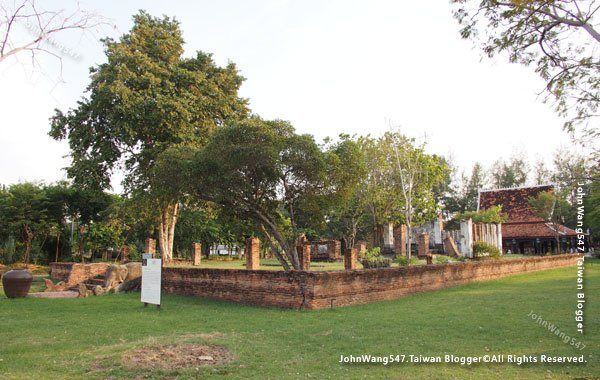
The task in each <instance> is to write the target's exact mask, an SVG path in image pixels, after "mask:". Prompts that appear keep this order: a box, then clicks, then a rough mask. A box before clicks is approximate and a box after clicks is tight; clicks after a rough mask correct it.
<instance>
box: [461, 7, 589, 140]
mask: <svg viewBox="0 0 600 380" xmlns="http://www.w3.org/2000/svg"><path fill="white" fill-rule="evenodd" d="M453 2H454V3H455V4H457V9H456V11H455V13H454V15H455V17H456V18H457V19H458V21H459V22H460V24H461V25H462V26H463V27H462V29H461V35H462V37H463V38H470V39H479V38H480V37H481V38H482V46H481V48H482V50H483V52H484V53H485V54H487V55H488V56H489V57H492V56H494V55H496V54H499V53H503V52H506V53H507V54H508V58H509V60H510V62H517V63H520V64H523V65H535V71H536V72H537V73H538V75H540V77H542V78H543V79H544V80H545V81H546V86H545V92H546V97H545V101H547V100H553V101H554V103H555V105H556V110H557V112H558V113H559V114H560V115H561V116H565V117H567V118H568V120H567V121H566V123H565V125H564V127H565V129H567V130H569V131H574V130H575V128H576V127H577V126H578V125H582V126H583V135H584V138H585V139H586V140H587V141H588V142H591V143H594V142H595V141H594V139H595V138H597V137H598V136H599V135H600V130H599V129H598V127H597V123H596V122H595V119H596V118H597V117H598V116H600V114H598V104H599V102H600V76H599V73H600V59H599V56H598V48H600V29H598V14H597V12H598V10H599V9H600V4H598V3H597V2H596V1H593V0H592V1H585V0H505V1H498V0H453Z"/></svg>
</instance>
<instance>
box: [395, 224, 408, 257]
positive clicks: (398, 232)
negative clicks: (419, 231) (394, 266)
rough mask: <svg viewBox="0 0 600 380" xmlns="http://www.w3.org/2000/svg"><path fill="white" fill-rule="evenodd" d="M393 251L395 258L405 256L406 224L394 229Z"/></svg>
mask: <svg viewBox="0 0 600 380" xmlns="http://www.w3.org/2000/svg"><path fill="white" fill-rule="evenodd" d="M394 251H395V253H396V256H402V257H404V256H406V224H401V225H399V226H396V227H395V228H394Z"/></svg>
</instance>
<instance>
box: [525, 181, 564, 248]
mask: <svg viewBox="0 0 600 380" xmlns="http://www.w3.org/2000/svg"><path fill="white" fill-rule="evenodd" d="M528 202H529V205H530V206H531V207H532V208H533V212H534V214H535V215H536V216H537V217H539V218H542V219H544V221H546V222H547V223H554V228H553V230H554V238H555V239H556V247H557V249H558V250H560V235H559V229H558V227H557V223H555V222H557V221H559V220H560V217H561V212H560V210H561V207H560V202H561V199H560V198H559V197H557V196H556V195H555V194H554V191H542V192H540V193H539V194H538V195H537V196H535V197H529V199H528ZM562 202H565V201H564V200H562ZM563 208H564V207H563Z"/></svg>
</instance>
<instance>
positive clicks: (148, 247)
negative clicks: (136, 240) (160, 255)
mask: <svg viewBox="0 0 600 380" xmlns="http://www.w3.org/2000/svg"><path fill="white" fill-rule="evenodd" d="M144 253H149V254H151V255H152V257H155V256H156V240H154V239H152V238H148V239H146V244H145V245H144Z"/></svg>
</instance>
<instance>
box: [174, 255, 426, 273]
mask: <svg viewBox="0 0 600 380" xmlns="http://www.w3.org/2000/svg"><path fill="white" fill-rule="evenodd" d="M425 264H426V260H419V261H418V263H416V264H413V265H425ZM182 266H185V267H191V266H190V265H182ZM397 266H398V264H397V263H392V267H397ZM194 268H212V269H246V261H245V260H238V259H233V260H214V259H212V260H205V259H204V258H203V259H202V262H201V263H200V266H195V267H194ZM358 268H359V269H362V265H361V264H360V263H359V264H358ZM343 269H344V261H338V262H333V263H329V262H318V261H313V262H311V263H310V270H313V271H324V270H343ZM260 270H276V271H279V270H283V267H282V266H281V264H280V263H279V262H278V261H277V260H276V259H261V260H260Z"/></svg>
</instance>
